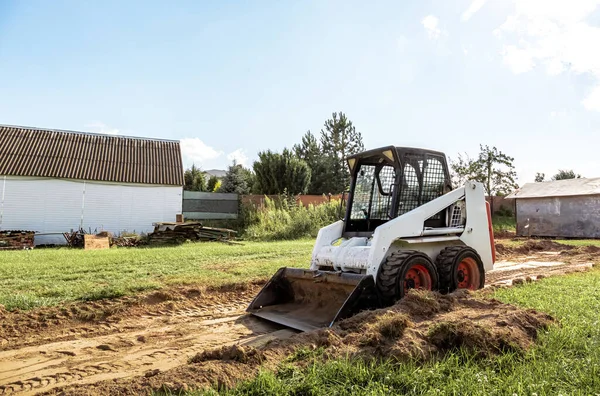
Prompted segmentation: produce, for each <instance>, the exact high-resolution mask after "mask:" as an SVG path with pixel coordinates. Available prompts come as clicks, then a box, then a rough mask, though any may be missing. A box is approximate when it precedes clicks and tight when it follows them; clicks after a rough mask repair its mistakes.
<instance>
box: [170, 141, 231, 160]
mask: <svg viewBox="0 0 600 396" xmlns="http://www.w3.org/2000/svg"><path fill="white" fill-rule="evenodd" d="M179 144H180V146H181V153H182V154H183V157H184V162H186V163H195V164H196V165H200V166H202V163H203V162H205V161H208V160H212V159H215V158H218V157H220V156H221V155H223V152H222V151H217V150H215V149H214V148H213V147H210V146H208V145H206V144H205V143H204V142H203V141H202V140H200V139H198V138H185V139H181V140H180V142H179Z"/></svg>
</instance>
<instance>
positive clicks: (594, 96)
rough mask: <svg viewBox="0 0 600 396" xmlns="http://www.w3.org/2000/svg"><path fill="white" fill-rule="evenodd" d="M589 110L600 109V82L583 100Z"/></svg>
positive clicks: (584, 105) (582, 102)
mask: <svg viewBox="0 0 600 396" xmlns="http://www.w3.org/2000/svg"><path fill="white" fill-rule="evenodd" d="M581 104H583V107H585V108H586V109H588V110H595V111H600V84H599V85H596V86H595V87H594V88H592V90H591V92H590V94H589V95H588V96H587V97H586V98H585V99H584V100H582V101H581Z"/></svg>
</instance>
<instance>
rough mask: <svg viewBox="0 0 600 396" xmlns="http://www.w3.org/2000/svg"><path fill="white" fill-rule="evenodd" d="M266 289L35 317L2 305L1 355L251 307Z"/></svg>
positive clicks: (194, 291) (239, 288) (195, 293)
mask: <svg viewBox="0 0 600 396" xmlns="http://www.w3.org/2000/svg"><path fill="white" fill-rule="evenodd" d="M262 283H263V282H250V283H244V284H234V285H226V286H215V287H202V288H198V287H195V288H194V287H174V288H169V289H163V290H158V291H153V292H148V293H141V294H139V295H136V296H127V297H121V298H116V299H105V300H98V301H91V302H90V301H86V302H73V303H66V304H63V305H62V306H59V307H44V308H37V309H32V310H29V311H21V310H18V309H17V310H14V311H8V310H6V309H5V308H4V307H3V306H1V305H0V351H2V350H8V349H15V348H20V347H23V346H31V345H38V344H43V343H46V342H49V341H52V342H55V341H59V340H70V339H74V338H76V337H79V336H98V335H103V334H110V333H113V332H115V331H119V330H118V326H117V324H119V323H121V322H123V321H127V320H131V319H135V318H140V317H145V316H155V315H165V314H169V313H170V312H180V311H185V310H197V309H198V308H202V307H210V306H215V305H221V304H229V303H230V302H231V301H239V300H242V301H243V303H246V301H247V300H250V299H251V298H252V297H253V296H254V295H255V294H256V293H258V291H259V290H260V288H261V287H262ZM242 305H244V304H242Z"/></svg>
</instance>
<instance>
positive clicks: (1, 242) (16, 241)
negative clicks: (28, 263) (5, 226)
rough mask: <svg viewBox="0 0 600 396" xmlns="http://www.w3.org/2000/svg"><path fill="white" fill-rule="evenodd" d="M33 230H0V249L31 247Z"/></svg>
mask: <svg viewBox="0 0 600 396" xmlns="http://www.w3.org/2000/svg"><path fill="white" fill-rule="evenodd" d="M34 236H35V232H34V231H26V230H9V231H0V249H1V250H13V249H33V239H34Z"/></svg>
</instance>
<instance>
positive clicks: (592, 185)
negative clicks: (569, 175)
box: [506, 177, 600, 199]
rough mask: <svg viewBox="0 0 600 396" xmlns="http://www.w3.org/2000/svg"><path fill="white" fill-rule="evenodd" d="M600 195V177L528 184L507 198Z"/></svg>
mask: <svg viewBox="0 0 600 396" xmlns="http://www.w3.org/2000/svg"><path fill="white" fill-rule="evenodd" d="M596 194H600V177H595V178H590V179H586V178H580V179H567V180H556V181H547V182H541V183H526V184H524V185H523V187H521V188H519V189H518V190H516V191H515V192H513V193H512V194H510V195H508V196H507V197H506V198H517V199H518V198H541V197H566V196H574V195H596Z"/></svg>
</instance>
